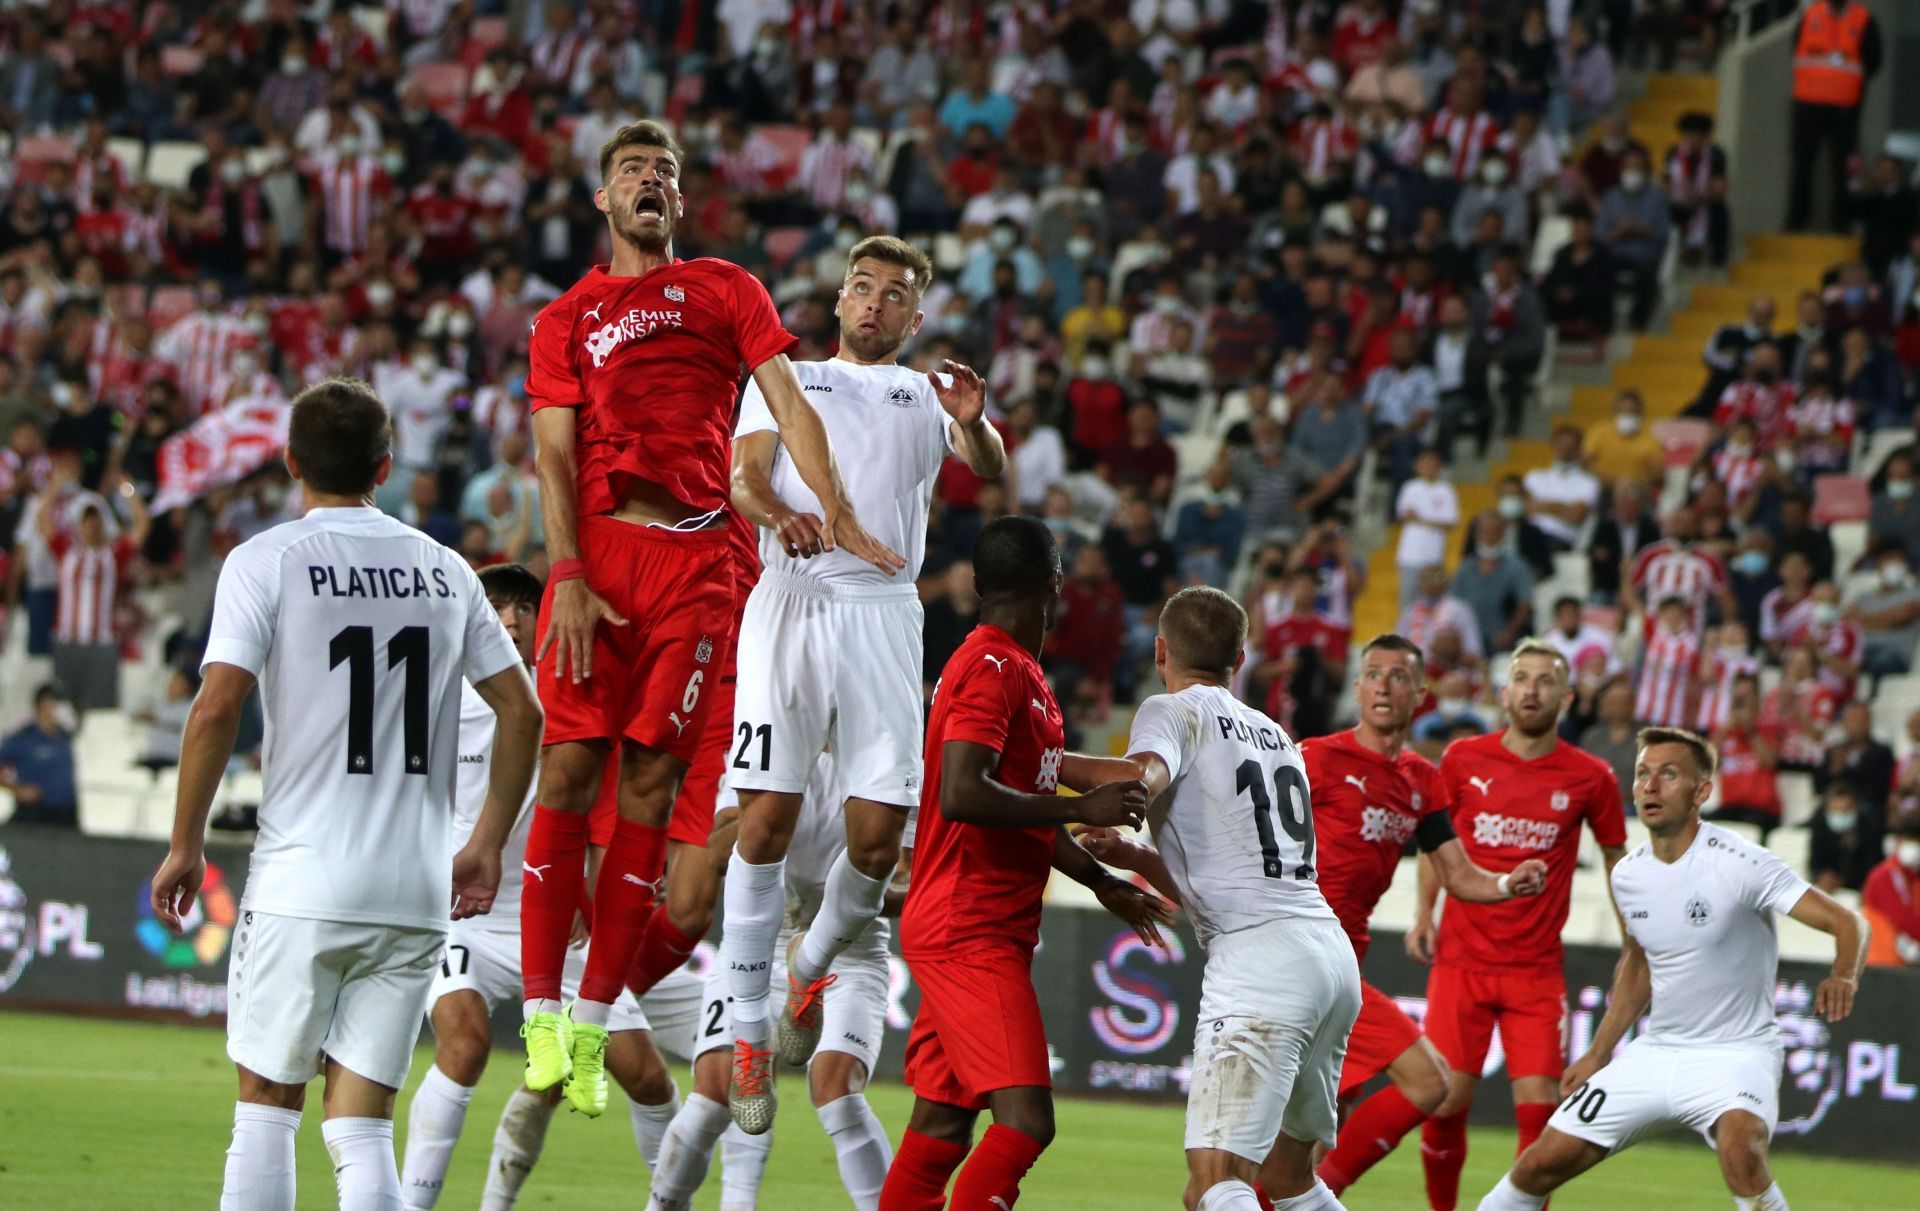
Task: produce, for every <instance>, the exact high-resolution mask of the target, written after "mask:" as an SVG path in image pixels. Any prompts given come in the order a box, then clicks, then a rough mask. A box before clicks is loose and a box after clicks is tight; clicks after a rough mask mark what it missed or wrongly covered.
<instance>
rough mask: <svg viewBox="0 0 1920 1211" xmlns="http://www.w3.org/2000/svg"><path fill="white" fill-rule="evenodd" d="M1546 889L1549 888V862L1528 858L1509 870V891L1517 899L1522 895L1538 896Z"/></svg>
mask: <svg viewBox="0 0 1920 1211" xmlns="http://www.w3.org/2000/svg"><path fill="white" fill-rule="evenodd" d="M1545 890H1547V864H1546V863H1545V862H1542V861H1541V860H1540V859H1538V858H1528V859H1527V860H1526V861H1525V862H1522V863H1521V864H1520V865H1518V866H1516V867H1514V868H1513V869H1512V870H1510V871H1508V872H1507V891H1508V892H1509V893H1510V894H1512V895H1513V896H1514V898H1516V899H1518V898H1520V897H1522V896H1537V895H1539V894H1540V893H1541V892H1543V891H1545Z"/></svg>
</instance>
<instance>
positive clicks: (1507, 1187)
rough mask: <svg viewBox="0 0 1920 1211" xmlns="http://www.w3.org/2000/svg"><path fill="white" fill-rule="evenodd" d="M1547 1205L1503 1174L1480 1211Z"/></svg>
mask: <svg viewBox="0 0 1920 1211" xmlns="http://www.w3.org/2000/svg"><path fill="white" fill-rule="evenodd" d="M1546 1205H1547V1200H1546V1196H1544V1195H1534V1194H1526V1193H1523V1192H1522V1191H1521V1190H1520V1189H1519V1187H1517V1186H1515V1185H1514V1184H1513V1178H1512V1176H1511V1175H1509V1174H1504V1173H1503V1174H1501V1175H1500V1184H1499V1185H1497V1186H1495V1187H1494V1188H1493V1189H1492V1190H1490V1191H1488V1193H1487V1196H1486V1197H1485V1198H1483V1199H1481V1200H1480V1206H1479V1208H1478V1211H1540V1208H1542V1207H1544V1206H1546ZM1276 1206H1277V1204H1276Z"/></svg>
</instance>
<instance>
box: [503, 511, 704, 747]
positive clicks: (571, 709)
mask: <svg viewBox="0 0 1920 1211" xmlns="http://www.w3.org/2000/svg"><path fill="white" fill-rule="evenodd" d="M580 558H581V560H582V561H583V562H584V563H585V564H586V570H587V587H588V588H590V589H592V590H593V591H594V592H595V593H598V594H599V595H600V596H601V597H603V598H605V599H606V601H607V604H608V605H610V606H612V607H613V610H614V612H615V613H616V614H618V615H620V616H621V617H622V618H624V619H626V620H627V625H626V626H623V627H616V626H606V625H602V626H601V627H600V629H599V631H598V633H597V634H596V635H595V636H594V641H593V676H591V677H589V678H587V679H586V680H584V681H579V682H576V681H574V680H573V678H572V676H571V671H569V676H568V677H567V679H566V680H564V681H563V680H561V679H560V678H558V677H556V676H554V663H555V660H556V659H557V656H556V654H555V653H554V652H551V651H550V652H548V653H547V657H546V659H545V660H542V661H541V662H540V668H539V681H540V705H541V706H542V707H544V708H545V709H546V712H547V734H546V743H548V744H562V743H565V742H566V741H569V740H609V741H617V740H621V739H627V740H631V741H633V742H634V743H636V744H640V745H643V746H645V747H647V748H651V749H658V750H661V751H664V752H668V753H672V754H673V755H674V756H676V757H678V758H679V759H680V760H682V761H685V762H688V763H689V764H691V763H692V761H693V759H694V756H695V755H696V753H697V752H698V750H699V747H700V740H701V737H702V736H703V734H704V732H705V728H706V722H707V716H708V715H709V714H710V713H711V709H710V708H711V705H712V702H713V699H714V698H715V697H716V696H717V695H715V694H713V693H710V692H708V687H709V683H710V682H713V681H717V680H718V679H719V678H718V673H719V670H720V669H721V667H722V666H723V665H724V664H725V662H726V659H727V648H728V647H729V646H730V645H729V641H728V635H729V634H730V632H731V628H732V626H733V619H734V612H733V599H734V593H733V588H732V575H733V574H732V561H731V560H730V559H729V557H728V548H727V532H726V530H724V529H713V530H696V531H693V532H690V533H685V532H675V531H668V530H661V529H653V528H649V527H646V526H636V525H629V524H627V523H626V522H622V521H614V520H613V519H612V518H609V517H583V518H581V519H580ZM556 587H557V583H556V582H553V581H549V582H548V583H547V591H546V596H545V597H544V598H543V599H542V600H541V602H540V624H539V635H540V637H541V638H542V639H544V638H545V636H546V632H547V619H548V616H549V613H550V611H551V609H552V606H553V593H554V589H555V588H556Z"/></svg>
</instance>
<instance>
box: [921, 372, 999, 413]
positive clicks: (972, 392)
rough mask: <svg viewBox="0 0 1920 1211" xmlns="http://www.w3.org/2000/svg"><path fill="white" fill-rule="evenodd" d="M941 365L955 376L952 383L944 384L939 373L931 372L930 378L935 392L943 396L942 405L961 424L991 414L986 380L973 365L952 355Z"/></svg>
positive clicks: (941, 397)
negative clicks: (955, 358)
mask: <svg viewBox="0 0 1920 1211" xmlns="http://www.w3.org/2000/svg"><path fill="white" fill-rule="evenodd" d="M940 366H941V368H942V369H944V370H945V371H946V372H947V373H948V374H949V375H950V376H952V381H951V383H950V384H949V385H946V386H942V385H941V383H940V379H939V377H938V376H937V375H933V374H929V375H927V381H928V382H929V383H932V384H933V393H934V394H935V395H937V396H939V397H940V406H941V407H942V408H945V409H946V410H947V415H948V416H951V417H952V418H953V419H954V420H955V421H956V422H957V423H959V424H962V425H971V424H975V423H977V422H978V421H979V419H980V418H981V417H983V416H985V415H986V414H987V383H986V380H985V379H983V378H981V377H980V375H979V374H978V373H977V372H976V371H975V370H974V368H973V367H972V366H967V365H963V364H961V363H960V362H956V361H953V360H951V359H945V360H942V361H941V363H940Z"/></svg>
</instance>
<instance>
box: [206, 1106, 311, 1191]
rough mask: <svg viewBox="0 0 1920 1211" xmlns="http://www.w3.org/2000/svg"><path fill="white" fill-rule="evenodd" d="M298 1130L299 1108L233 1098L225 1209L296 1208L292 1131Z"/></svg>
mask: <svg viewBox="0 0 1920 1211" xmlns="http://www.w3.org/2000/svg"><path fill="white" fill-rule="evenodd" d="M299 1129H300V1112H299V1111H298V1110H282V1109H280V1108H279V1107H278V1106H257V1105H255V1104H254V1103H252V1102H235V1103H234V1105H233V1143H232V1144H231V1145H229V1146H228V1148H227V1174H226V1178H225V1180H224V1181H223V1182H222V1183H221V1187H220V1211H293V1134H294V1132H296V1131H298V1130H299Z"/></svg>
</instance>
